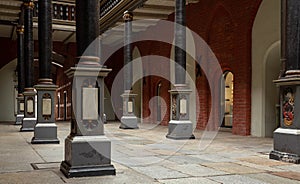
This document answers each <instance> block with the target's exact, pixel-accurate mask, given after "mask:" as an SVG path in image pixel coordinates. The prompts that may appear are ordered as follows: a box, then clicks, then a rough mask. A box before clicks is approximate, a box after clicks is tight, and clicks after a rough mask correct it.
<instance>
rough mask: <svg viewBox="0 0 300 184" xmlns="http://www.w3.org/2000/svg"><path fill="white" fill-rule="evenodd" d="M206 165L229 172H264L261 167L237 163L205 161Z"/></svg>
mask: <svg viewBox="0 0 300 184" xmlns="http://www.w3.org/2000/svg"><path fill="white" fill-rule="evenodd" d="M203 165H204V166H207V167H210V168H213V169H217V170H220V171H224V172H228V173H231V174H247V173H262V172H265V171H263V170H260V169H256V168H252V167H247V166H243V165H239V164H236V163H204V164H203Z"/></svg>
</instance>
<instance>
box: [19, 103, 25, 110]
mask: <svg viewBox="0 0 300 184" xmlns="http://www.w3.org/2000/svg"><path fill="white" fill-rule="evenodd" d="M20 111H21V112H24V103H23V102H21V103H20Z"/></svg>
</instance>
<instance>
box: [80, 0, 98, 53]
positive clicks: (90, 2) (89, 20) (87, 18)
mask: <svg viewBox="0 0 300 184" xmlns="http://www.w3.org/2000/svg"><path fill="white" fill-rule="evenodd" d="M99 8H100V5H99V0H76V40H77V55H78V56H82V55H83V53H84V51H85V49H86V48H87V47H88V46H89V45H90V43H92V42H93V41H94V40H95V39H96V38H97V37H98V36H99V33H100V31H99V18H100V15H99ZM97 51H98V49H97V48H94V49H89V50H88V52H87V53H86V54H85V55H87V56H98V55H99V54H98V53H97Z"/></svg>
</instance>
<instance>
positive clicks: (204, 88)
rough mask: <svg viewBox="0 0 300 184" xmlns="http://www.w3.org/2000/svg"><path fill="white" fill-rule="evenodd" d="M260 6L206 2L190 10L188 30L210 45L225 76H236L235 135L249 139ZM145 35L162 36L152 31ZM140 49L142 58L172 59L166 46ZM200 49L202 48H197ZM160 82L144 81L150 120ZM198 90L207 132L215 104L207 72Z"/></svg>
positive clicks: (248, 0)
mask: <svg viewBox="0 0 300 184" xmlns="http://www.w3.org/2000/svg"><path fill="white" fill-rule="evenodd" d="M260 3H261V0H243V1H241V0H222V1H221V0H210V1H204V0H202V1H200V2H199V3H196V4H189V5H188V6H187V25H188V27H189V28H190V29H191V30H193V31H194V32H196V33H197V34H198V35H200V36H201V37H202V38H203V39H204V40H205V41H206V42H207V43H208V44H209V46H210V47H211V49H212V51H213V52H214V54H215V55H216V57H217V59H218V61H219V63H220V65H221V67H222V70H223V71H224V72H225V71H231V72H232V73H233V74H234V106H233V114H234V117H233V129H232V132H233V133H234V134H239V135H249V134H250V128H251V127H250V124H251V120H250V117H251V31H252V25H253V22H254V19H255V15H256V13H257V10H258V8H259V5H260ZM173 17H174V14H171V15H170V16H169V20H171V21H172V20H174V18H173ZM144 34H159V33H156V32H155V31H153V29H150V30H149V31H147V32H146V33H144ZM141 36H142V35H141ZM137 46H138V48H139V50H140V51H141V53H142V55H150V54H156V55H161V56H166V57H170V52H171V51H170V50H171V47H170V46H162V44H155V43H153V42H150V41H149V42H148V43H147V44H137ZM197 49H200V48H199V47H197ZM196 57H199V56H196ZM159 80H160V79H157V78H156V77H148V78H146V79H144V81H146V84H147V85H144V89H143V91H144V97H143V98H144V105H143V108H144V111H143V112H144V114H143V115H144V116H148V115H149V113H150V112H149V109H148V104H147V103H148V101H149V99H150V98H151V97H152V96H155V93H156V91H155V88H156V85H157V82H158V81H159ZM149 83H150V84H149ZM196 86H197V89H198V94H199V99H200V101H199V102H197V109H196V111H197V115H198V116H199V120H198V122H197V128H199V129H204V128H205V126H206V125H207V122H208V118H209V114H210V107H211V106H212V105H213V104H211V99H210V98H211V94H210V91H209V86H208V83H207V79H206V76H205V75H204V74H203V72H202V75H201V76H198V77H197V81H196ZM213 88H215V87H213ZM166 91H167V90H166ZM163 98H165V100H166V101H167V102H168V103H169V94H165V95H164V97H163ZM215 103H220V101H218V100H216V101H215ZM214 105H217V104H214ZM214 111H215V110H214ZM168 113H169V107H168ZM214 113H215V114H217V113H218V112H216V111H215V112H214ZM217 118H218V117H217ZM217 118H215V120H214V121H216V119H217ZM154 119H155V117H153V121H154ZM168 121H169V117H167V118H165V119H164V121H163V122H162V124H163V125H167V122H168ZM216 127H217V123H216V122H215V123H214V124H213V125H212V127H210V129H215V128H216Z"/></svg>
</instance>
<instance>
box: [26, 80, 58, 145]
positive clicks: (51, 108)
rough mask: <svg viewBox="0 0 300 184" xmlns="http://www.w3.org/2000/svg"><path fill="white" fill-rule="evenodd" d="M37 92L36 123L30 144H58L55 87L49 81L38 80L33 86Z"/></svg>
mask: <svg viewBox="0 0 300 184" xmlns="http://www.w3.org/2000/svg"><path fill="white" fill-rule="evenodd" d="M34 87H35V89H36V90H37V123H36V125H35V128H34V137H33V138H32V140H31V143H32V144H49V143H54V144H59V140H58V138H57V126H56V124H55V91H56V89H57V86H56V85H53V84H52V80H51V79H40V80H39V84H38V85H36V86H34Z"/></svg>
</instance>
